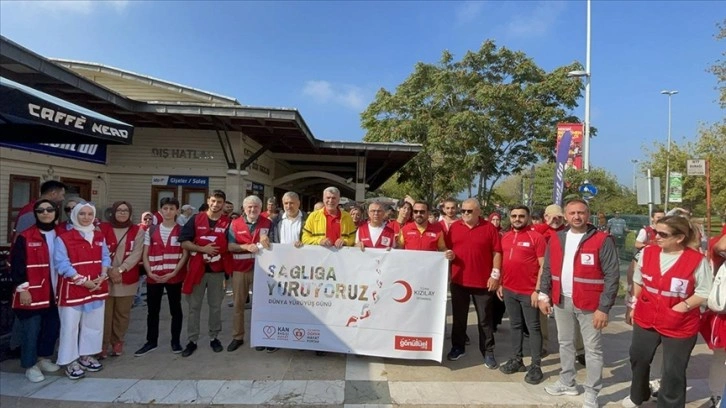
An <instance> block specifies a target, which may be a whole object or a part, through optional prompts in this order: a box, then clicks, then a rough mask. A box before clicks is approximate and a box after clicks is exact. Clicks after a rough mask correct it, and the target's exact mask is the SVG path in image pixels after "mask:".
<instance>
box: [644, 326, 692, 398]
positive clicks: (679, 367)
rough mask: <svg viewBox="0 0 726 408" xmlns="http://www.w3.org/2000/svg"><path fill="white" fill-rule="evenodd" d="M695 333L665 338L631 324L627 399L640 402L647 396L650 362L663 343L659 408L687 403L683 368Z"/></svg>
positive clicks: (689, 355) (690, 350)
mask: <svg viewBox="0 0 726 408" xmlns="http://www.w3.org/2000/svg"><path fill="white" fill-rule="evenodd" d="M697 339H698V335H695V336H692V337H688V338H685V339H677V338H673V337H666V336H663V335H661V334H660V333H658V332H657V331H655V330H652V329H644V328H642V327H640V326H638V324H637V323H635V322H634V323H633V342H632V344H631V345H630V367H631V369H632V371H633V382H632V383H631V385H630V399H631V400H632V401H633V402H634V403H635V404H636V405H640V404H642V403H643V401H646V400H647V399H648V398H649V397H650V387H649V384H648V380H649V379H650V363H651V362H652V361H653V356H654V355H655V350H656V349H657V348H658V345H660V344H661V343H662V344H663V377H662V378H661V380H660V391H658V407H659V408H660V407H684V406H686V369H687V368H688V361H689V360H690V359H691V352H692V351H693V348H694V347H695V346H696V340H697Z"/></svg>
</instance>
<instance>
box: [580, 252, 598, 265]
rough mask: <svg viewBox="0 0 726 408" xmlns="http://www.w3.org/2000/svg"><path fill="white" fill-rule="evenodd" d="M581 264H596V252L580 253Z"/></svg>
mask: <svg viewBox="0 0 726 408" xmlns="http://www.w3.org/2000/svg"><path fill="white" fill-rule="evenodd" d="M580 264H581V265H589V266H593V265H595V254H580Z"/></svg>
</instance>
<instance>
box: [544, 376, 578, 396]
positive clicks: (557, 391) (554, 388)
mask: <svg viewBox="0 0 726 408" xmlns="http://www.w3.org/2000/svg"><path fill="white" fill-rule="evenodd" d="M544 389H545V391H546V392H547V394H550V395H555V396H558V395H580V391H578V389H577V385H572V386H570V385H565V384H562V382H561V381H560V379H559V378H558V379H557V381H555V382H554V383H552V384H550V385H548V386H546V387H544Z"/></svg>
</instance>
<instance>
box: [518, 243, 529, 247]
mask: <svg viewBox="0 0 726 408" xmlns="http://www.w3.org/2000/svg"><path fill="white" fill-rule="evenodd" d="M517 246H523V247H529V242H517Z"/></svg>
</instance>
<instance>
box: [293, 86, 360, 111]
mask: <svg viewBox="0 0 726 408" xmlns="http://www.w3.org/2000/svg"><path fill="white" fill-rule="evenodd" d="M302 93H303V95H305V96H309V97H310V98H312V99H313V100H314V101H315V102H317V103H321V104H328V103H333V104H337V105H341V106H345V107H346V108H350V109H355V110H363V109H365V107H366V106H367V102H366V100H367V99H368V96H369V95H368V92H366V91H365V90H364V89H363V88H361V87H358V86H355V85H346V84H333V83H331V82H329V81H324V80H310V81H307V82H305V86H304V87H303V90H302Z"/></svg>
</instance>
